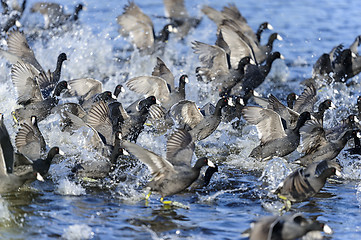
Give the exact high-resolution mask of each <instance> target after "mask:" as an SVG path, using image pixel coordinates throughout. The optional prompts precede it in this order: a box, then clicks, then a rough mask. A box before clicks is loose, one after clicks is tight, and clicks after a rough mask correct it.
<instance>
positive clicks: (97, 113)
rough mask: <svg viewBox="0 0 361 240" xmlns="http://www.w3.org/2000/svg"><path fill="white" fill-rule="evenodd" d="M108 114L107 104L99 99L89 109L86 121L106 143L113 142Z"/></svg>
mask: <svg viewBox="0 0 361 240" xmlns="http://www.w3.org/2000/svg"><path fill="white" fill-rule="evenodd" d="M109 116H110V111H109V107H108V105H107V104H106V103H105V102H104V101H99V102H97V103H96V104H94V105H93V106H92V108H91V109H90V110H89V113H88V115H87V118H86V123H87V124H89V125H90V126H92V127H93V128H94V129H95V130H97V131H98V132H99V134H101V135H102V136H103V137H104V138H105V140H106V144H113V139H112V134H113V126H112V122H111V121H110V119H109Z"/></svg>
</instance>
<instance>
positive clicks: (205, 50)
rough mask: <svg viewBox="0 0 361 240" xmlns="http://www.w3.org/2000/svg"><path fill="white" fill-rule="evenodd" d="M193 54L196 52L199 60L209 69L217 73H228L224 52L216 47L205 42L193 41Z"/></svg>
mask: <svg viewBox="0 0 361 240" xmlns="http://www.w3.org/2000/svg"><path fill="white" fill-rule="evenodd" d="M192 44H193V46H192V48H193V50H194V53H195V54H198V55H199V56H198V59H199V61H200V62H201V63H202V64H203V66H204V67H206V68H210V71H212V72H217V74H218V75H226V74H228V73H229V68H228V63H227V55H226V52H225V51H224V50H223V49H222V48H220V47H218V46H212V45H209V44H206V43H202V42H198V41H195V42H193V43H192Z"/></svg>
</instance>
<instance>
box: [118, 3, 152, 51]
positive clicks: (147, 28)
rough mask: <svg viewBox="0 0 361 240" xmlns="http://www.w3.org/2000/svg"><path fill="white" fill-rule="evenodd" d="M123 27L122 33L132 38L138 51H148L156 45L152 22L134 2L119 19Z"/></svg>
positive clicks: (126, 7) (127, 6)
mask: <svg viewBox="0 0 361 240" xmlns="http://www.w3.org/2000/svg"><path fill="white" fill-rule="evenodd" d="M117 22H118V24H119V25H120V26H121V29H120V33H121V34H122V35H123V36H130V37H131V39H132V42H133V44H134V45H135V46H136V47H137V48H138V49H147V48H149V47H151V46H153V44H154V33H153V29H154V28H153V23H152V20H151V19H150V18H149V17H148V16H147V15H145V14H144V13H143V12H142V11H141V10H140V8H139V7H138V6H137V5H135V3H134V2H130V3H129V4H128V5H126V6H125V8H124V13H123V14H122V15H120V16H118V18H117Z"/></svg>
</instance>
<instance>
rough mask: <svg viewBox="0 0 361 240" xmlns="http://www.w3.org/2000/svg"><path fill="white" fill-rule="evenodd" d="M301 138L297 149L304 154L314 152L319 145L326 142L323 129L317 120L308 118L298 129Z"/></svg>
mask: <svg viewBox="0 0 361 240" xmlns="http://www.w3.org/2000/svg"><path fill="white" fill-rule="evenodd" d="M300 134H301V139H300V146H299V148H298V150H301V151H302V152H304V153H306V154H310V153H312V152H315V151H316V150H317V149H318V148H319V147H321V146H324V145H326V144H327V140H326V136H325V130H324V129H323V127H322V123H321V122H320V121H318V120H309V121H307V122H306V123H305V125H304V126H302V127H301V129H300Z"/></svg>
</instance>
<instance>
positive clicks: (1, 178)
mask: <svg viewBox="0 0 361 240" xmlns="http://www.w3.org/2000/svg"><path fill="white" fill-rule="evenodd" d="M13 170H14V148H13V146H12V144H11V141H10V137H9V133H8V131H7V129H6V126H5V124H4V116H3V114H2V113H1V114H0V193H7V192H13V191H17V190H18V189H19V188H20V187H21V186H22V185H24V184H25V183H27V182H33V181H35V180H36V179H38V180H39V181H44V179H43V178H42V177H41V175H39V173H38V172H36V171H33V170H30V171H26V172H24V173H22V174H19V175H15V174H14V173H13Z"/></svg>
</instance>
